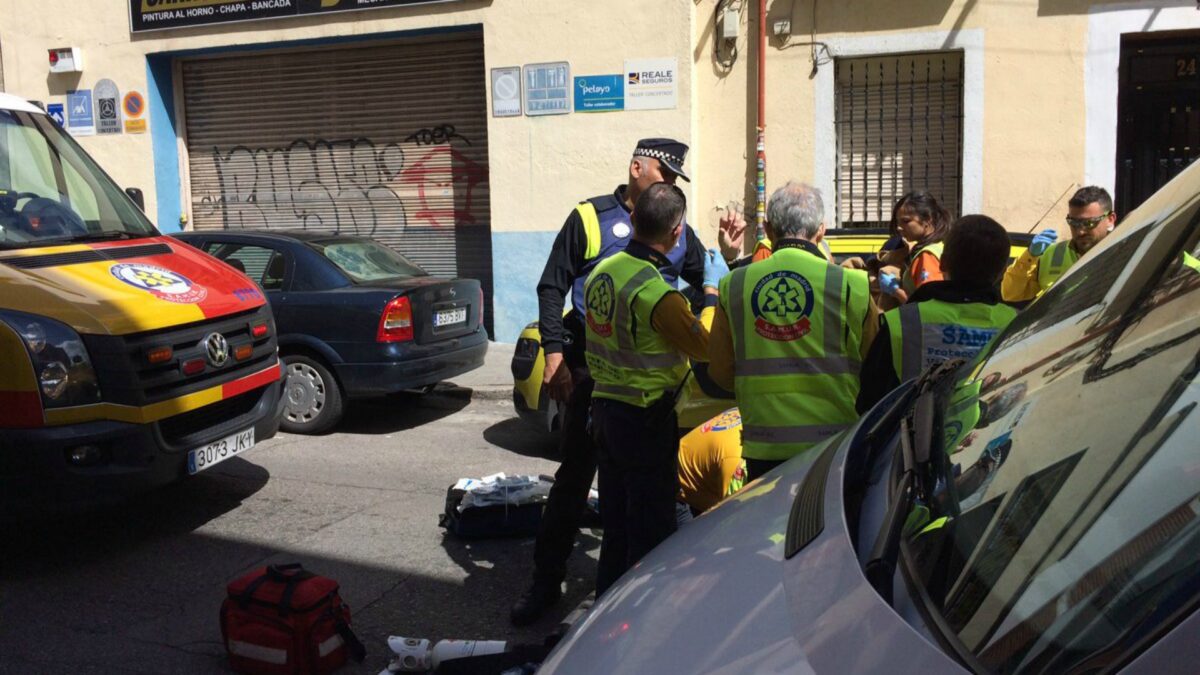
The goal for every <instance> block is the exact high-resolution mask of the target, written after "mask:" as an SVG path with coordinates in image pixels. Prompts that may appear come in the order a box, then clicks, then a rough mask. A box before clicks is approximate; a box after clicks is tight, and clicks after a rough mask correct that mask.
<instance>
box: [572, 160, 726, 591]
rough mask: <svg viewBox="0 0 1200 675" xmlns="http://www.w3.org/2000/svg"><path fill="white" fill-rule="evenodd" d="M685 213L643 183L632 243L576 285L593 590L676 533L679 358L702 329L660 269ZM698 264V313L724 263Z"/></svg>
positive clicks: (704, 340) (712, 258)
mask: <svg viewBox="0 0 1200 675" xmlns="http://www.w3.org/2000/svg"><path fill="white" fill-rule="evenodd" d="M686 209H687V201H686V200H685V199H684V196H683V192H682V191H680V189H679V188H677V187H675V186H674V185H668V184H666V183H658V184H656V185H651V186H650V187H649V188H647V189H646V191H645V192H643V193H642V194H641V196H639V197H638V200H637V203H636V204H635V205H634V208H633V240H632V241H630V242H629V244H628V245H627V246H626V247H625V250H624V251H621V252H619V253H616V254H614V255H612V256H611V257H609V258H606V259H605V260H603V261H601V262H600V264H599V265H596V268H595V269H594V270H592V273H591V274H590V275H589V276H588V278H587V283H586V284H585V286H584V306H585V314H584V323H585V324H586V330H587V364H588V369H589V370H590V371H591V374H592V379H593V380H594V381H595V387H594V389H593V391H592V437H593V439H594V440H595V442H596V448H597V450H598V453H597V457H598V459H599V473H600V484H599V489H600V520H601V522H602V523H603V525H604V538H603V539H602V540H601V544H600V563H599V566H598V568H597V571H596V595H597V596H600V595H602V594H603V593H604V591H605V590H607V589H608V587H609V586H611V585H612V584H613V582H615V581H616V580H617V579H618V578H619V577H620V576H621V575H622V574H624V573H625V570H627V569H629V568H630V567H632V566H633V565H634V564H635V563H636V562H637V561H638V560H640V559H641V558H642V556H644V555H646V554H647V553H649V552H650V550H651V549H653V548H654V547H655V546H657V545H658V544H659V542H661V541H662V540H663V539H666V538H667V537H668V536H669V535H670V534H671V533H672V532H674V531H675V526H676V519H675V497H676V495H677V494H678V493H679V435H678V431H677V422H676V419H675V400H676V394H677V393H678V392H679V390H680V389H681V388H682V387H683V384H684V380H685V378H686V377H687V376H688V370H689V368H688V358H689V357H690V358H693V359H698V360H699V359H703V358H704V357H705V355H706V354H707V349H708V331H707V330H705V329H704V326H703V324H702V323H701V320H700V319H697V318H696V317H695V316H694V315H693V314H692V310H691V306H690V305H689V304H688V301H687V299H686V298H684V296H683V294H682V293H680V292H679V291H678V290H676V288H675V287H674V286H673V285H671V284H669V283H667V281H666V280H665V279H663V276H662V274H661V273H660V272H659V268H661V267H663V266H664V264H665V262H666V259H667V254H668V253H669V252H670V251H671V249H673V248H674V247H675V245H676V243H678V241H679V238H680V237H681V236H682V235H683V227H684V225H683V216H684V212H685V211H686ZM705 261H706V269H705V272H704V280H703V284H702V285H703V288H704V293H705V305H706V309H705V310H703V311H706V312H710V313H711V312H712V311H713V310H712V307H713V306H714V305H715V304H716V297H715V296H716V292H717V285H718V282H719V281H720V279H721V277H722V276H723V275H724V274H726V273H728V271H729V267H728V266H726V264H725V260H724V258H722V257H721V255H720V254H719V253H718V252H717V251H716V250H715V249H714V250H712V251H709V252H707V253H706V255H705ZM702 318H703V317H702Z"/></svg>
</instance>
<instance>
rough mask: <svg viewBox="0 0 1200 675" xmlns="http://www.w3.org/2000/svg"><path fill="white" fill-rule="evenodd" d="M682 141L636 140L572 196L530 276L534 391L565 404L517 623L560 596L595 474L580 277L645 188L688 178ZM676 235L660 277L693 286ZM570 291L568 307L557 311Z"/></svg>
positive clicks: (615, 237) (691, 269)
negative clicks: (610, 171)
mask: <svg viewBox="0 0 1200 675" xmlns="http://www.w3.org/2000/svg"><path fill="white" fill-rule="evenodd" d="M687 151H688V147H687V146H686V145H684V144H683V143H680V142H678V141H674V140H671V139H669V138H644V139H642V140H640V141H638V143H637V146H636V147H635V148H634V150H633V157H632V159H630V160H629V181H628V183H627V184H625V185H620V186H617V189H616V190H614V191H613V192H611V193H609V194H606V195H600V196H598V197H592V198H591V199H588V200H585V201H583V202H580V203H579V204H578V205H577V206H576V207H575V208H574V209H572V210H571V215H570V216H568V217H567V220H566V222H565V223H563V226H562V229H561V230H560V231H559V233H558V236H557V237H556V238H555V240H554V246H553V248H551V250H550V256H549V258H548V259H547V260H546V266H545V269H544V270H543V272H542V278H541V280H540V281H539V282H538V287H537V294H538V329H539V331H540V333H541V341H542V349H543V351H544V352H545V364H546V365H545V370H544V372H543V377H542V394H541V395H542V396H549V397H550V398H552V399H554V400H555V401H557V402H558V404H559V405H560V406H565V408H566V409H565V411H564V414H563V428H562V431H561V432H560V433H561V434H562V436H561V440H560V443H559V456H560V457H562V465H561V466H559V468H558V471H557V472H555V474H554V487H553V488H551V490H550V496H549V497H548V498H547V501H546V507H545V509H544V510H543V512H542V522H541V526H540V528H539V530H538V536H537V543H536V544H535V545H534V549H533V583H532V584H531V585H530V586H529V587H528V588H527V589H526V591H525V593H524V594H522V595H521V597H520V598H519V599H518V600H517V601H516V603H515V604H514V605H513V607H512V611H511V613H510V615H509V616H510V619H511V620H512V622H513V623H514V624H516V625H518V626H523V625H527V624H530V623H532V622H534V621H536V620H537V619H538V617H540V616H541V615H542V614H543V613H544V612H545V611H546V610H547V609H548V608H549V607H550V606H552V605H553V604H554V603H556V602H557V601H558V599H559V598H560V597H561V596H562V582H563V579H564V578H565V577H566V573H567V558H569V557H570V555H571V550H572V549H573V548H574V546H575V535H576V534H577V533H578V532H579V522H580V518H581V517H582V516H583V511H584V508H585V507H586V506H587V496H588V490H589V489H591V487H592V481H593V480H595V478H596V449H595V446H594V445H593V444H592V440H591V437H590V436H589V435H588V433H587V431H586V428H585V427H586V426H587V418H588V409H589V408H590V407H591V404H592V379H591V377H589V376H588V370H587V364H586V363H585V362H584V339H585V336H584V328H583V312H584V310H583V282H584V280H585V279H586V278H587V276H588V273H589V272H591V271H592V269H593V268H594V267H595V266H596V265H597V264H598V263H599V262H600V261H601V260H604V259H605V258H608V257H609V256H611V255H613V254H615V253H617V252H619V251H622V250H624V249H625V245H626V244H628V243H629V240H630V237H631V236H632V234H633V228H632V226H631V224H630V220H629V212H630V210H631V209H632V208H633V205H634V203H635V202H636V200H637V198H638V196H640V195H641V194H642V192H643V191H645V189H646V188H648V187H650V186H651V185H653V184H655V183H659V182H667V183H674V182H675V180H676V178H682V179H683V180H688V176H687V174H686V173H684V169H683V161H684V158H685V157H686V155H687ZM683 230H684V234H683V236H682V237H680V241H679V243H678V244H676V246H675V247H674V248H672V249H671V251H670V252H669V253H668V254H667V255H666V256H665V259H666V263H665V267H664V268H663V269H662V274H663V278H664V279H666V280H667V282H668V283H674V282H675V279H676V278H677V277H678V278H682V279H683V280H684V281H686V282H687V283H688V284H689V285H691V286H692V287H694V288H700V287H701V283H702V282H703V279H704V257H705V254H704V248H703V246H702V245H701V243H700V240H699V239H698V238H697V237H696V235H695V233H694V232H692V230H691V228H690V227H688V226H687V225H686V224H684V226H683ZM568 293H570V295H571V296H572V297H571V301H572V302H571V308H572V309H571V312H570V313H568V314H567V315H566V316H565V317H564V316H563V304H564V301H565V299H566V297H567V294H568Z"/></svg>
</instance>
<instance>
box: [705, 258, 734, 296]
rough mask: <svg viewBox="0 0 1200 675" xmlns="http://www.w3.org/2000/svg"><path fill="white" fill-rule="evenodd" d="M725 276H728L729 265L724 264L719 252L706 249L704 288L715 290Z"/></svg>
mask: <svg viewBox="0 0 1200 675" xmlns="http://www.w3.org/2000/svg"><path fill="white" fill-rule="evenodd" d="M726 274H729V263H727V262H725V258H724V257H723V256H722V255H721V252H720V251H718V250H717V249H715V248H710V249H708V251H707V252H705V254H704V287H705V288H717V287H718V286H720V284H721V279H722V278H723V277H724V276H725V275H726Z"/></svg>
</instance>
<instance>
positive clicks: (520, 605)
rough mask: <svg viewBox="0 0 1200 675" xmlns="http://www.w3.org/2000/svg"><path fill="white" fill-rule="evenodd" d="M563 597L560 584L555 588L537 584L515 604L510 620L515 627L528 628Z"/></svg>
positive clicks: (510, 613) (509, 616) (554, 586)
mask: <svg viewBox="0 0 1200 675" xmlns="http://www.w3.org/2000/svg"><path fill="white" fill-rule="evenodd" d="M561 597H562V589H561V588H559V584H554V585H553V586H551V585H549V584H544V583H537V582H535V583H534V584H533V586H530V587H529V590H528V591H525V593H524V594H523V595H522V596H521V597H520V598H519V599H518V600H517V601H516V602H515V603H513V606H512V611H511V612H509V615H508V618H509V620H510V621H512V622H513V625H514V626H528V625H529V624H531V623H533V622H534V621H537V620H538V619H539V618H540V617H541V616H542V614H545V613H546V610H547V609H550V608H551V607H553V606H554V604H555V603H556V602H558V599H559V598H561Z"/></svg>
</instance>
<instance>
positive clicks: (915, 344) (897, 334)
mask: <svg viewBox="0 0 1200 675" xmlns="http://www.w3.org/2000/svg"><path fill="white" fill-rule="evenodd" d="M1009 246H1010V243H1009V239H1008V232H1007V231H1005V229H1004V228H1003V227H1002V226H1001V225H1000V224H999V223H997V222H996V221H994V220H992V219H991V218H988V217H987V216H963V217H962V218H959V219H958V221H957V222H955V223H954V225H953V226H952V227H951V228H950V234H949V235H948V236H947V238H946V242H945V250H944V251H943V252H942V271H943V273H944V274H945V280H943V281H931V282H929V283H927V284H924V285H923V286H921V287H920V288H918V289H917V290H916V292H915V293H913V295H912V297H910V298H909V299H908V302H907V303H905V304H903V305H901V306H899V307H897V308H895V309H892V310H888V312H887V313H886V314H884V315H883V323H882V325H881V326H880V329H879V334H878V335H877V336H876V337H875V342H874V344H872V345H871V350H870V352H868V353H867V358H866V360H865V361H863V366H862V373H861V383H862V386H861V388H860V390H859V394H858V402H857V404H856V407H857V409H858V412H860V413H864V412H866V411H867V410H869V409H870V408H871V407H872V406H874V405H875V404H876V403H878V402H879V400H880V399H882V398H883V397H884V396H886V395H887V394H888V392H890V391H892V390H893V389H895V388H896V387H898V386H900V383H901V382H906V381H908V380H911V379H913V378H915V377H917V376H918V375H920V374H921V371H923V370H925V369H926V368H928V367H930V366H932V365H934V364H936V363H941V362H942V361H946V360H949V359H955V358H966V359H970V358H974V357H975V355H976V354H978V353H979V352H980V350H982V349H983V348H984V347H986V346H987V345H988V343H989V342H991V340H992V338H993V337H995V335H996V333H998V332H999V331H1000V330H1002V329H1003V328H1004V327H1005V326H1007V325H1008V324H1009V322H1011V321H1012V320H1013V318H1014V317H1016V315H1017V312H1016V310H1014V309H1013V308H1012V307H1009V306H1008V305H1006V304H1004V303H1003V302H1001V301H1000V294H999V293H997V292H996V283H997V282H998V281H999V280H1000V276H1001V275H1002V274H1003V273H1004V267H1005V266H1006V265H1007V264H1008V251H1009Z"/></svg>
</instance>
